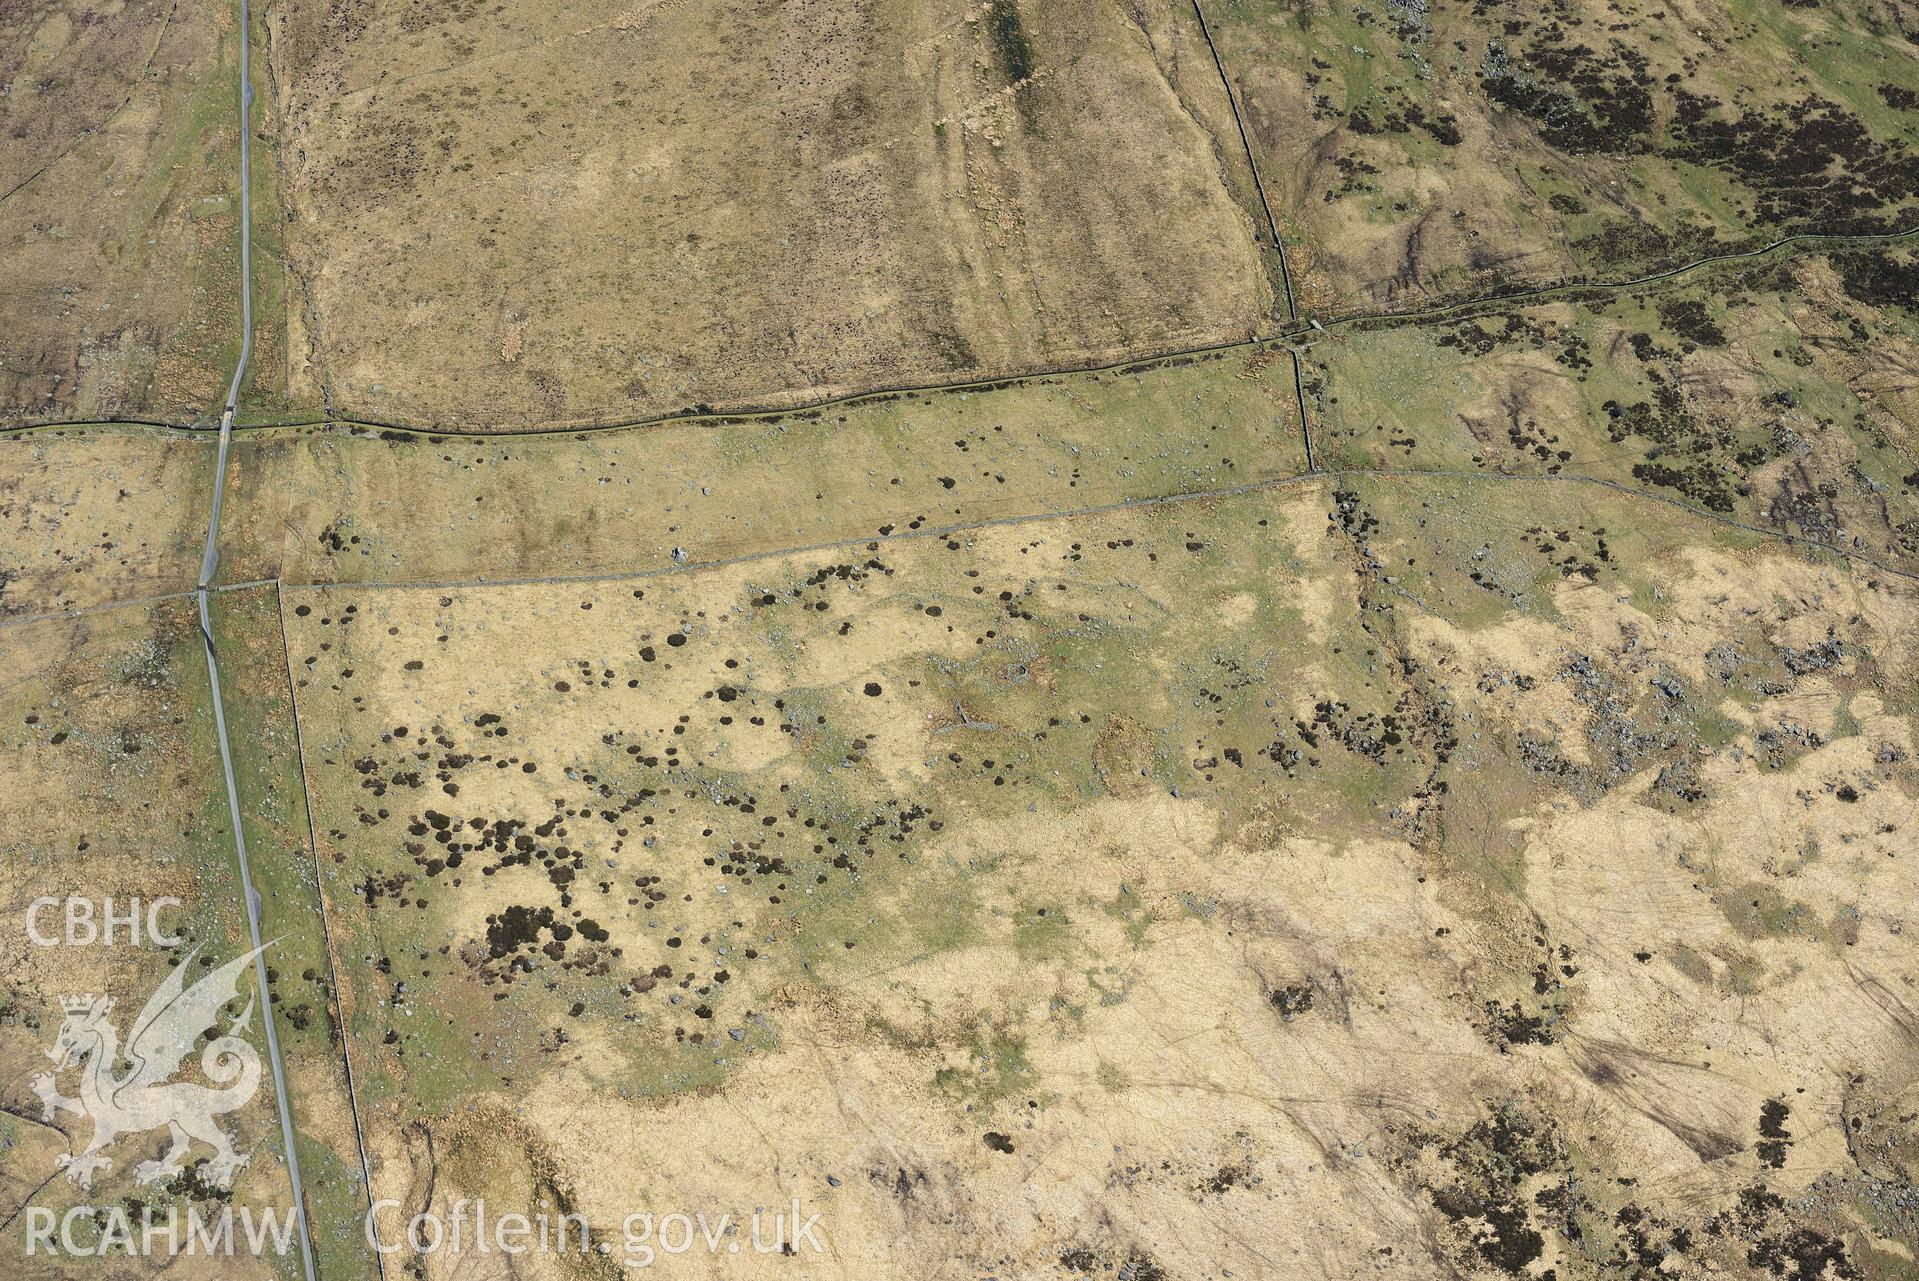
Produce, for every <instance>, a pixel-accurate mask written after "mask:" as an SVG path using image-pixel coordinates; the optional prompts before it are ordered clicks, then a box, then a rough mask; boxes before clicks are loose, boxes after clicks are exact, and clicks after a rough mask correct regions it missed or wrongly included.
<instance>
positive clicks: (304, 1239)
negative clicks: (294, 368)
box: [193, 0, 317, 1281]
mask: <svg viewBox="0 0 1919 1281" xmlns="http://www.w3.org/2000/svg"><path fill="white" fill-rule="evenodd" d="M252 44H253V28H252V13H251V11H250V8H249V3H248V0H240V90H239V97H240V354H239V356H238V358H236V359H235V360H234V362H233V380H232V381H231V382H229V383H228V384H227V402H226V406H225V408H224V409H222V410H221V413H220V450H219V454H218V456H217V458H216V461H215V464H214V465H215V468H216V470H215V472H214V475H213V511H212V513H211V514H210V516H209V517H208V520H207V540H206V547H205V550H204V551H203V552H202V553H201V557H200V579H199V582H198V583H197V584H196V585H195V587H194V590H193V596H194V603H195V605H196V606H197V608H198V610H199V614H200V643H201V644H202V645H203V646H204V647H205V649H206V656H207V684H208V687H209V689H210V690H211V691H212V695H213V729H214V733H215V735H216V737H217V738H218V740H219V744H220V769H221V772H222V773H223V774H224V775H225V778H226V789H227V813H228V816H229V817H230V818H231V820H232V822H233V853H234V857H235V858H236V859H237V860H238V863H239V868H240V893H241V898H242V899H243V900H244V902H245V904H246V911H247V934H248V936H249V937H250V938H251V940H252V943H253V949H254V951H253V975H254V979H255V980H256V981H257V982H258V984H259V987H260V1007H261V1010H262V1011H263V1015H264V1017H262V1018H261V1020H260V1022H261V1024H262V1025H263V1026H264V1027H265V1028H266V1037H267V1062H268V1064H269V1066H270V1067H271V1068H272V1070H273V1098H274V1105H275V1109H276V1110H277V1111H278V1112H279V1114H280V1140H281V1143H282V1144H283V1146H284V1147H285V1156H286V1167H287V1181H288V1183H289V1184H290V1185H291V1190H292V1193H293V1215H294V1218H295V1219H296V1220H297V1222H298V1224H299V1228H300V1262H301V1265H302V1269H303V1271H304V1273H305V1276H306V1281H317V1275H316V1273H315V1271H314V1267H313V1239H312V1238H313V1234H312V1232H311V1231H310V1229H309V1227H308V1224H307V1207H306V1189H305V1187H304V1186H303V1185H302V1183H301V1181H300V1152H299V1147H298V1145H297V1143H296V1141H295V1138H294V1133H293V1099H292V1097H291V1096H290V1095H289V1094H288V1093H287V1078H286V1064H285V1060H284V1058H283V1057H282V1056H281V1054H280V1034H279V1031H278V1029H277V1028H276V1027H275V1020H274V1009H273V1004H274V1003H273V989H272V988H271V987H270V986H269V985H268V982H267V961H266V952H265V942H264V941H263V940H262V938H261V930H260V891H259V890H258V889H256V888H255V887H254V884H253V865H252V863H251V862H250V861H249V860H248V858H247V838H246V823H245V820H244V819H242V817H241V814H240V788H239V784H238V782H237V781H236V780H235V777H234V770H233V746H232V743H231V742H230V741H229V740H228V738H227V712H226V700H225V699H224V698H223V697H222V696H221V693H220V659H219V655H218V654H216V653H215V651H214V644H213V620H212V618H211V617H210V611H209V608H208V602H209V600H210V599H211V593H210V588H211V585H212V583H213V574H214V571H215V570H216V569H218V568H219V564H220V548H219V538H220V509H221V506H222V503H223V501H224V500H225V497H226V483H227V451H228V450H229V449H230V448H231V447H232V444H233V415H234V412H235V410H236V409H237V408H238V405H239V399H240V382H241V379H243V378H244V377H245V376H246V369H247V359H248V357H250V356H251V355H252V353H253V192H252V185H253V169H252V155H251V146H250V144H251V142H252V138H253V126H252V122H251V116H252V107H253V79H252V75H251V71H252V62H251V58H250V56H249V55H250V53H251V50H252Z"/></svg>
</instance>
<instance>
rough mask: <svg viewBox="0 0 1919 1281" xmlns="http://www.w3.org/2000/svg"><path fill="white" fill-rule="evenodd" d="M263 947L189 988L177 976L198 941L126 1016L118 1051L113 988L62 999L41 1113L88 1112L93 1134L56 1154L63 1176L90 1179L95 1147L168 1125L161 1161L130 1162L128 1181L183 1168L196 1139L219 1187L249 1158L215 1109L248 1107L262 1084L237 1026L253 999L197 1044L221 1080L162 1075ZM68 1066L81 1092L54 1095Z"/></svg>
mask: <svg viewBox="0 0 1919 1281" xmlns="http://www.w3.org/2000/svg"><path fill="white" fill-rule="evenodd" d="M269 946H270V945H269ZM265 950H266V948H265V947H261V948H257V949H255V950H254V951H252V952H248V953H247V954H246V955H245V956H243V957H241V958H240V959H238V960H236V961H229V962H227V963H226V964H225V965H222V966H221V967H220V968H219V969H216V970H214V971H213V972H212V973H210V974H208V975H207V976H206V977H204V978H202V979H201V980H200V981H199V982H197V983H195V984H194V985H193V986H192V987H188V986H186V982H185V980H184V978H183V977H182V975H184V974H185V972H186V968H187V966H188V965H189V964H190V963H191V962H192V961H193V958H194V957H195V956H196V955H197V954H198V951H199V949H197V948H196V949H194V951H192V952H189V953H188V954H187V956H186V958H185V959H184V960H182V961H181V962H180V964H179V965H177V966H176V967H174V971H173V973H171V974H169V975H168V976H167V978H166V981H165V982H164V983H162V984H160V987H159V989H158V990H157V991H155V992H154V994H153V995H152V996H151V997H150V998H149V999H148V1000H147V1003H146V1006H145V1007H144V1008H143V1009H142V1010H141V1011H140V1016H139V1017H138V1018H136V1019H135V1020H134V1021H133V1027H132V1029H131V1030H130V1031H129V1032H128V1034H127V1042H126V1048H125V1049H124V1050H123V1049H121V1047H120V1037H119V1033H118V1031H117V1030H116V1029H115V1028H114V1026H113V1024H112V1023H110V1022H108V1021H107V1015H108V1014H109V1013H111V1012H112V1010H113V998H112V997H106V996H92V995H87V996H67V997H62V998H61V1000H60V1005H61V1008H63V1009H64V1010H65V1011H66V1019H65V1020H64V1021H63V1022H62V1023H61V1024H60V1039H59V1040H58V1041H56V1042H55V1043H54V1047H53V1048H52V1049H51V1050H48V1051H47V1057H48V1058H50V1059H52V1060H53V1064H54V1067H53V1071H52V1072H42V1073H40V1074H39V1075H37V1076H35V1077H34V1078H33V1090H34V1093H36V1094H38V1095H39V1096H40V1102H41V1105H42V1108H43V1113H44V1116H45V1118H46V1119H47V1120H49V1121H51V1120H53V1118H54V1114H55V1113H56V1112H71V1113H73V1114H74V1115H76V1116H84V1117H90V1118H92V1120H93V1137H92V1139H90V1140H89V1141H88V1143H87V1146H86V1149H85V1150H84V1151H82V1152H81V1153H80V1154H79V1155H77V1156H75V1155H73V1154H71V1153H63V1154H62V1155H61V1156H60V1158H59V1160H58V1164H59V1165H60V1166H61V1167H62V1168H64V1169H65V1170H66V1172H67V1178H68V1179H70V1180H72V1181H73V1182H74V1183H76V1184H78V1185H79V1186H80V1187H82V1188H88V1187H92V1186H93V1175H94V1172H95V1171H96V1170H107V1169H111V1168H112V1166H113V1161H112V1160H111V1158H109V1157H106V1156H103V1155H102V1152H103V1151H104V1150H105V1149H106V1148H107V1147H108V1146H109V1145H110V1144H112V1143H113V1142H114V1140H116V1139H118V1138H119V1137H120V1136H121V1135H125V1134H138V1133H141V1132H142V1131H145V1130H155V1129H159V1128H160V1127H161V1126H165V1127H166V1128H167V1129H168V1131H169V1132H170V1133H171V1135H172V1139H173V1143H172V1146H170V1147H169V1148H168V1149H167V1150H166V1153H165V1155H163V1156H162V1157H161V1158H160V1159H159V1160H157V1161H142V1162H141V1163H140V1164H139V1165H137V1166H135V1167H134V1171H133V1177H134V1179H135V1181H137V1182H139V1183H157V1182H159V1181H160V1180H162V1179H168V1178H172V1177H173V1176H174V1175H176V1174H178V1173H179V1172H180V1171H181V1170H182V1169H183V1168H184V1167H185V1165H186V1156H187V1150H188V1148H189V1147H191V1146H192V1140H194V1139H198V1140H200V1141H201V1142H202V1143H205V1144H207V1145H209V1146H210V1147H212V1148H213V1158H212V1159H211V1160H210V1161H208V1162H207V1168H206V1170H205V1176H206V1178H207V1179H208V1180H209V1181H210V1182H212V1183H213V1184H214V1185H215V1186H217V1187H222V1188H225V1187H230V1186H231V1185H232V1183H233V1176H234V1174H235V1173H237V1172H238V1171H239V1170H240V1169H241V1168H242V1167H243V1166H245V1165H246V1164H247V1158H246V1157H244V1156H241V1155H240V1154H239V1153H237V1152H235V1151H234V1150H233V1140H232V1139H231V1138H230V1137H229V1136H228V1135H227V1133H226V1131H224V1130H222V1129H221V1128H220V1127H219V1126H218V1125H216V1124H214V1120H213V1118H214V1117H216V1116H219V1115H221V1114H222V1113H226V1112H231V1111H233V1110H235V1109H236V1108H242V1107H245V1106H246V1105H247V1103H248V1101H249V1100H251V1099H252V1098H253V1095H254V1093H255V1092H256V1091H257V1090H258V1089H259V1088H260V1056H259V1055H258V1054H256V1053H255V1052H254V1049H253V1047H252V1046H251V1045H249V1044H247V1042H246V1041H244V1040H242V1039H241V1038H240V1036H239V1035H238V1033H240V1032H242V1031H244V1030H246V1026H247V1023H248V1021H249V1020H250V1019H251V1018H252V1016H253V1002H254V998H252V997H249V998H248V999H247V1005H246V1009H245V1010H244V1011H242V1012H241V1014H240V1017H238V1018H237V1019H235V1020H234V1021H233V1022H232V1024H230V1025H229V1026H228V1028H227V1034H226V1035H225V1036H222V1037H216V1038H215V1039H214V1040H212V1041H210V1042H208V1044H207V1047H206V1049H204V1050H202V1051H201V1053H200V1067H201V1070H202V1071H204V1072H205V1073H206V1075H207V1079H208V1080H211V1081H213V1082H215V1083H217V1084H218V1085H219V1086H221V1087H223V1088H220V1089H214V1088H211V1087H209V1086H205V1085H200V1084H198V1083H196V1082H192V1081H170V1080H169V1079H168V1078H170V1077H171V1076H173V1074H174V1073H175V1072H177V1071H179V1070H180V1062H181V1060H182V1059H184V1058H186V1056H187V1051H188V1050H190V1049H191V1048H192V1047H193V1044H194V1042H196V1041H198V1040H199V1039H200V1037H201V1035H202V1034H203V1033H205V1032H208V1031H210V1030H211V1029H212V1027H213V1025H214V1023H215V1022H216V1021H217V1020H218V1018H219V1016H220V1007H222V1006H223V1005H225V1004H226V1003H227V1002H228V1001H231V1000H232V999H234V997H236V996H238V995H239V978H240V975H241V973H242V972H243V971H244V970H245V969H246V967H247V966H249V965H251V964H252V963H253V958H254V957H256V956H258V955H259V954H260V953H261V952H263V951H265ZM123 1063H124V1065H125V1068H124V1070H122V1064H123ZM71 1067H77V1068H79V1069H80V1097H78V1098H74V1099H70V1098H67V1097H66V1096H65V1095H63V1094H61V1093H60V1091H59V1088H58V1086H57V1085H56V1084H55V1080H54V1078H55V1074H56V1073H59V1072H64V1071H65V1070H67V1069H68V1068H71Z"/></svg>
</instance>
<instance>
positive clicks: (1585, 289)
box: [0, 226, 1919, 440]
mask: <svg viewBox="0 0 1919 1281" xmlns="http://www.w3.org/2000/svg"><path fill="white" fill-rule="evenodd" d="M1911 240H1919V226H1914V227H1908V228H1905V229H1903V230H1900V231H1887V232H1876V233H1872V234H1865V235H1853V234H1848V233H1843V232H1830V233H1829V232H1816V231H1808V232H1797V233H1794V234H1793V235H1790V236H1782V237H1780V238H1779V239H1778V240H1774V241H1770V242H1768V243H1766V244H1764V245H1760V246H1758V247H1757V248H1753V249H1744V250H1738V251H1736V252H1732V253H1724V254H1712V255H1709V256H1707V257H1704V258H1695V259H1693V260H1692V261H1691V262H1687V263H1682V264H1680V265H1679V266H1676V267H1667V268H1664V269H1662V270H1659V271H1656V272H1652V273H1650V274H1648V275H1644V276H1633V277H1630V278H1628V279H1626V280H1612V281H1604V280H1594V281H1559V282H1557V283H1554V284H1547V285H1537V286H1529V287H1528V288H1525V289H1520V290H1513V291H1509V292H1507V293H1501V294H1484V295H1480V296H1478V297H1474V298H1462V299H1459V300H1457V301H1454V302H1447V303H1437V304H1435V305H1433V306H1431V307H1426V308H1420V309H1416V310H1409V311H1356V312H1348V313H1345V314H1343V315H1337V316H1330V317H1327V318H1325V319H1323V320H1314V319H1308V320H1307V321H1304V322H1302V323H1299V324H1293V325H1288V326H1287V327H1285V328H1283V329H1281V330H1278V331H1277V332H1275V333H1272V334H1267V335H1264V336H1254V337H1251V338H1239V339H1233V340H1231V341H1228V342H1218V343H1207V344H1204V345H1202V346H1198V347H1181V348H1177V349H1174V350H1170V351H1162V352H1147V353H1144V354H1141V355H1137V356H1129V357H1127V358H1126V359H1124V360H1112V361H1103V362H1098V363H1093V364H1074V365H1048V366H1046V367H1044V368H1040V369H1031V370H1027V371H1024V372H1019V373H1008V374H1002V375H996V376H993V377H974V378H960V379H947V380H943V381H941V380H936V381H933V382H919V383H900V384H897V385H894V386H887V387H875V388H871V389H868V390H866V391H856V392H848V393H846V394H845V395H842V396H832V397H827V398H825V399H821V400H809V401H795V402H793V403H792V404H787V405H741V406H735V407H733V408H729V409H704V410H693V409H683V410H674V411H671V412H669V413H663V414H653V415H650V416H647V417H643V418H622V419H615V420H609V421H603V422H596V421H584V422H577V423H566V424H557V425H549V426H539V427H516V428H505V429H500V430H482V431H476V430H473V429H471V428H459V427H441V426H432V425H429V424H422V423H403V422H399V421H397V420H395V419H386V418H376V417H373V416H371V415H362V414H356V413H354V412H352V410H351V409H346V410H341V411H338V412H333V413H330V414H324V415H302V416H299V417H292V418H274V419H262V420H260V421H258V422H250V423H243V422H235V423H234V424H233V427H232V430H233V431H235V432H240V433H248V432H265V431H286V430H294V429H299V428H314V429H318V430H323V431H325V430H338V429H341V428H345V429H348V430H354V429H372V430H377V431H390V432H394V433H397V434H399V435H402V436H408V437H418V438H420V439H425V440H433V439H442V440H524V439H528V438H532V437H539V436H571V435H591V434H594V433H597V432H610V431H634V430H638V429H641V428H647V427H664V426H669V425H673V424H687V425H692V426H700V425H723V424H730V423H743V422H752V421H754V420H758V419H772V418H791V417H795V416H798V415H803V414H817V413H824V412H826V411H827V410H831V409H839V408H843V407H846V406H851V405H859V404H863V403H870V402H876V401H886V400H895V399H898V398H900V397H905V396H927V395H934V394H938V393H943V392H960V391H977V392H989V391H1000V390H1004V389H1007V388H1011V387H1019V386H1024V385H1028V384H1033V383H1044V382H1046V381H1048V380H1050V379H1054V378H1065V377H1071V376H1074V375H1080V374H1105V373H1116V372H1120V371H1124V370H1131V369H1138V370H1140V371H1142V372H1144V371H1146V370H1150V369H1152V368H1154V367H1155V366H1159V365H1163V364H1165V363H1166V362H1168V361H1172V360H1181V359H1186V358H1190V357H1203V356H1215V355H1226V354H1228V353H1231V352H1236V351H1254V350H1258V349H1261V348H1265V347H1271V346H1275V345H1280V344H1288V343H1297V342H1299V341H1302V340H1303V341H1307V342H1310V341H1311V340H1312V339H1313V337H1314V335H1315V334H1318V333H1322V332H1330V331H1334V330H1339V329H1391V328H1396V327H1398V326H1401V325H1405V326H1415V325H1436V324H1444V323H1445V322H1447V321H1448V320H1454V319H1463V318H1465V317H1468V316H1473V315H1476V314H1478V313H1480V312H1482V311H1485V310H1487V309H1490V308H1499V307H1510V306H1513V305H1515V304H1522V303H1543V302H1553V301H1558V300H1562V299H1564V300H1573V299H1578V298H1582V297H1588V296H1594V295H1599V294H1608V293H1620V294H1630V293H1632V292H1634V291H1636V290H1641V289H1654V288H1657V287H1658V286H1660V285H1664V284H1670V283H1672V282H1673V281H1676V280H1680V279H1683V278H1684V277H1686V276H1688V275H1691V274H1693V273H1695V272H1701V271H1709V270H1711V269H1713V268H1715V267H1725V266H1731V265H1733V264H1737V263H1742V262H1754V261H1757V260H1759V259H1763V258H1765V257H1767V256H1769V255H1771V254H1775V253H1780V252H1781V251H1789V252H1788V253H1787V254H1786V256H1792V257H1796V256H1799V255H1801V254H1817V253H1831V252H1835V251H1840V250H1846V249H1882V248H1890V247H1892V246H1895V245H1899V244H1902V243H1904V242H1906V241H1911ZM130 427H131V428H147V429H149V430H153V431H159V432H165V433H167V434H169V435H179V436H189V437H205V436H211V435H214V434H215V433H216V432H218V431H220V430H221V429H220V428H219V427H209V426H205V425H203V424H201V423H191V422H169V421H166V420H162V419H153V418H112V419H97V418H95V419H85V420H77V419H49V420H43V421H38V422H23V423H16V424H14V425H12V426H6V427H0V439H10V438H18V437H24V436H27V435H32V434H37V433H61V432H69V431H71V432H86V431H99V430H124V429H126V428H130Z"/></svg>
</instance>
